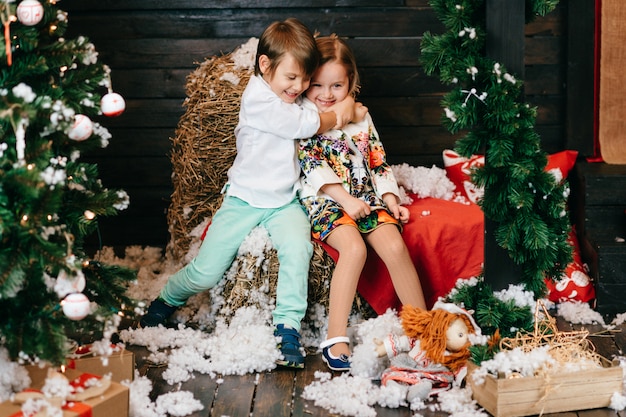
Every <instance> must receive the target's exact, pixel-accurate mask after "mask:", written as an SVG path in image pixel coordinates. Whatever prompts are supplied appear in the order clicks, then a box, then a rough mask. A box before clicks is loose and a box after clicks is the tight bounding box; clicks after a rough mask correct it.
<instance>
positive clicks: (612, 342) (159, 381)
mask: <svg viewBox="0 0 626 417" xmlns="http://www.w3.org/2000/svg"><path fill="white" fill-rule="evenodd" d="M557 321H558V325H559V328H560V329H561V330H563V331H570V330H579V329H580V327H581V326H572V325H570V324H569V323H567V322H564V321H563V320H560V319H558V318H557ZM584 327H585V328H586V329H587V330H589V332H590V334H591V335H592V336H590V339H591V341H592V342H593V344H594V345H595V346H596V350H597V351H598V352H599V353H600V354H602V355H604V356H605V357H607V358H613V357H615V356H616V355H619V356H621V355H623V347H626V334H624V332H626V325H622V326H621V328H618V329H617V330H616V331H614V332H610V333H607V332H606V331H603V330H604V329H603V328H602V326H599V325H591V326H590V325H587V326H584ZM596 334H597V335H596ZM127 348H128V349H129V350H132V351H133V352H134V353H135V358H136V365H137V369H138V370H139V373H140V374H141V375H146V376H147V377H148V378H149V379H150V380H151V381H152V382H153V391H152V394H151V397H152V399H153V400H154V399H155V398H156V397H157V396H159V395H161V394H164V393H166V392H170V391H177V390H186V391H190V392H193V394H194V397H195V398H196V399H198V400H199V401H201V402H202V404H203V405H204V409H203V410H201V411H198V412H196V413H194V414H192V415H191V417H208V416H213V417H223V416H229V417H290V416H294V417H301V416H305V417H330V416H337V415H336V414H331V413H329V412H328V411H327V410H326V409H324V408H320V407H316V406H315V405H313V402H312V401H308V400H304V399H302V396H301V394H302V391H303V390H304V387H306V386H307V385H308V384H310V383H311V382H313V380H314V379H315V377H314V374H315V371H318V370H319V371H323V372H327V371H328V368H326V365H325V364H324V363H323V362H322V360H321V357H320V355H319V354H309V355H308V356H307V360H306V366H305V368H304V369H302V370H291V369H286V368H278V369H275V370H272V371H271V372H263V373H259V374H248V375H243V376H220V377H218V378H219V381H218V378H211V377H210V376H209V375H205V374H200V373H196V374H195V375H194V378H192V379H190V380H189V381H186V382H184V383H182V384H176V385H175V386H170V385H168V384H167V383H166V382H165V381H164V380H163V378H162V377H161V375H162V373H163V372H164V371H165V369H166V366H155V365H153V364H151V363H150V362H148V361H146V360H145V358H146V356H147V355H148V352H147V349H146V348H144V347H142V346H127ZM218 382H219V383H218ZM376 412H377V415H378V416H380V417H412V416H414V415H415V414H416V413H414V412H411V410H410V409H409V408H407V407H400V408H396V409H391V408H384V407H378V406H377V407H376ZM417 415H421V416H423V417H445V416H448V415H449V414H448V413H446V412H442V411H431V410H428V409H426V410H420V411H419V412H417ZM544 417H626V412H624V411H620V412H615V411H614V410H611V409H592V410H583V411H577V412H566V413H555V414H544Z"/></svg>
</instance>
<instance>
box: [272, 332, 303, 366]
mask: <svg viewBox="0 0 626 417" xmlns="http://www.w3.org/2000/svg"><path fill="white" fill-rule="evenodd" d="M274 336H276V337H280V338H281V340H280V342H279V343H278V349H279V350H280V353H282V355H283V357H282V359H278V360H277V361H276V364H278V365H280V366H286V367H288V368H297V369H302V368H304V355H303V354H302V347H301V346H300V333H298V331H297V330H296V329H294V328H293V327H291V326H289V325H286V324H278V325H276V327H275V328H274Z"/></svg>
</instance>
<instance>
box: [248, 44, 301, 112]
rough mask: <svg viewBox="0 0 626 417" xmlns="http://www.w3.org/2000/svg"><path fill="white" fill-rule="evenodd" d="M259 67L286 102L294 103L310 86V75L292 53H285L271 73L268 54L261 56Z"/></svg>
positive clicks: (265, 78) (266, 79)
mask: <svg viewBox="0 0 626 417" xmlns="http://www.w3.org/2000/svg"><path fill="white" fill-rule="evenodd" d="M259 67H260V69H261V73H262V74H263V79H264V80H265V81H267V83H268V84H269V86H270V88H271V89H272V91H273V92H274V93H276V95H277V96H278V97H280V99H281V100H282V101H284V102H285V103H294V102H295V101H296V99H297V98H298V97H299V96H300V94H302V93H303V92H304V90H306V89H307V88H308V87H309V83H310V81H311V79H310V77H308V76H307V75H306V74H305V72H304V71H303V69H302V67H301V66H300V65H299V64H298V62H296V60H295V59H294V57H293V56H292V55H291V54H285V56H284V57H283V58H282V59H281V60H280V62H279V63H278V65H277V66H276V68H275V69H274V72H273V73H271V74H270V73H269V71H268V70H269V58H268V57H267V56H266V55H261V56H260V57H259Z"/></svg>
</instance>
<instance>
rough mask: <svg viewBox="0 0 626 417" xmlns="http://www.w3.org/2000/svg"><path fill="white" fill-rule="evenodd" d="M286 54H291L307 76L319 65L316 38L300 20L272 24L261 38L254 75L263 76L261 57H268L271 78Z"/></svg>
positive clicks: (292, 19) (290, 19)
mask: <svg viewBox="0 0 626 417" xmlns="http://www.w3.org/2000/svg"><path fill="white" fill-rule="evenodd" d="M286 54H291V56H293V58H294V59H295V60H296V62H297V63H298V64H300V67H301V69H302V70H303V71H304V73H305V74H306V75H307V76H309V77H310V76H311V75H313V72H315V70H316V69H317V66H318V65H319V52H318V50H317V46H316V45H315V38H313V34H312V33H311V32H310V31H309V29H308V28H307V27H306V26H305V25H304V24H303V23H302V22H300V21H299V20H298V19H295V18H292V17H291V18H289V19H286V20H284V21H281V22H274V23H272V24H270V25H269V26H268V27H267V28H266V29H265V30H264V31H263V34H262V35H261V37H260V38H259V45H258V47H257V51H256V63H255V65H254V74H255V75H261V70H260V68H259V57H260V56H261V55H267V57H268V58H269V59H270V67H269V70H268V72H269V74H268V75H269V76H270V77H272V76H273V74H274V70H276V67H277V66H278V64H280V62H281V60H282V59H283V58H284V57H285V55H286Z"/></svg>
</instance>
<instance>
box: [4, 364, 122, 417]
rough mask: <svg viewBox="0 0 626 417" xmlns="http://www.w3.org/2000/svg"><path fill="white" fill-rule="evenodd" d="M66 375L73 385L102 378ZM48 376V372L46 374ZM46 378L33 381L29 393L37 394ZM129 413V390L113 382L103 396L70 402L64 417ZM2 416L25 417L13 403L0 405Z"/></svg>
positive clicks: (68, 371)
mask: <svg viewBox="0 0 626 417" xmlns="http://www.w3.org/2000/svg"><path fill="white" fill-rule="evenodd" d="M64 374H65V375H66V377H67V378H68V380H69V381H71V383H72V385H75V386H76V385H80V384H81V383H82V382H84V381H86V380H88V379H92V378H100V377H99V376H96V375H92V374H87V373H84V372H81V371H78V370H76V369H66V370H65V372H64ZM46 375H47V372H46ZM45 380H46V377H45V376H44V377H43V378H40V379H37V380H33V382H32V386H31V388H29V389H28V390H27V391H29V392H37V391H39V390H41V388H42V387H43V386H44V383H45ZM128 412H129V389H128V387H125V386H124V385H121V384H119V383H117V382H113V381H111V383H110V385H109V387H108V388H107V390H106V391H105V392H104V393H102V394H101V395H96V396H95V397H93V398H89V399H85V400H83V401H68V402H67V403H66V405H64V406H63V417H112V416H115V417H128ZM0 416H10V417H23V416H24V415H23V413H22V412H21V405H20V404H17V403H13V402H12V401H10V400H9V401H5V402H3V403H0Z"/></svg>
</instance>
